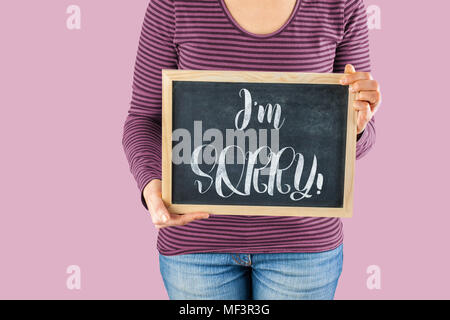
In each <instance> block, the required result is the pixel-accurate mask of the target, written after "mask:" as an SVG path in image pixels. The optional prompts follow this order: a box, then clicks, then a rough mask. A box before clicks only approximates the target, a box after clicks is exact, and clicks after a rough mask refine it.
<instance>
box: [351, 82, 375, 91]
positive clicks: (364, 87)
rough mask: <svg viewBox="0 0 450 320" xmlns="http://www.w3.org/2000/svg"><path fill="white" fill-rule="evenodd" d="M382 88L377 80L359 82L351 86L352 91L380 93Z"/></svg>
mask: <svg viewBox="0 0 450 320" xmlns="http://www.w3.org/2000/svg"><path fill="white" fill-rule="evenodd" d="M379 89H380V86H379V84H378V82H377V81H376V80H358V81H356V82H353V83H352V84H351V85H350V91H352V92H358V91H379Z"/></svg>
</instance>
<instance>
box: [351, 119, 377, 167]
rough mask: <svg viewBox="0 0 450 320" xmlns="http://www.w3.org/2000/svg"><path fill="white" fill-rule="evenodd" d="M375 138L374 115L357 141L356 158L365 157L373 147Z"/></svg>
mask: <svg viewBox="0 0 450 320" xmlns="http://www.w3.org/2000/svg"><path fill="white" fill-rule="evenodd" d="M375 138H376V133H375V117H372V119H371V120H370V121H369V123H368V124H367V126H366V128H365V129H364V131H363V132H362V133H361V136H360V138H359V139H358V140H357V142H356V160H358V159H361V158H362V157H364V156H365V155H366V154H367V153H368V152H369V151H370V149H372V147H373V145H374V144H375Z"/></svg>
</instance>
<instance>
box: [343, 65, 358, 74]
mask: <svg viewBox="0 0 450 320" xmlns="http://www.w3.org/2000/svg"><path fill="white" fill-rule="evenodd" d="M355 72H356V70H355V67H354V66H353V65H352V64H347V65H345V71H344V73H350V74H351V73H355Z"/></svg>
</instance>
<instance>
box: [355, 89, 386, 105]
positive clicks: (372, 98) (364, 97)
mask: <svg viewBox="0 0 450 320" xmlns="http://www.w3.org/2000/svg"><path fill="white" fill-rule="evenodd" d="M380 98H381V97H380V92H379V91H373V90H372V91H359V92H357V93H356V95H355V100H359V101H367V102H369V103H370V104H372V105H374V104H376V103H377V102H378V101H379V100H380Z"/></svg>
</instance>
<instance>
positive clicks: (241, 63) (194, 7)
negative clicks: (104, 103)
mask: <svg viewBox="0 0 450 320" xmlns="http://www.w3.org/2000/svg"><path fill="white" fill-rule="evenodd" d="M366 21H367V16H366V11H365V6H364V4H363V0H297V3H296V5H295V7H294V10H293V12H292V14H291V16H290V18H289V20H288V21H287V22H286V23H285V24H284V25H283V26H282V27H281V28H280V29H278V30H277V31H276V32H273V33H271V34H264V35H259V34H253V33H250V32H247V31H246V30H245V29H243V28H241V27H240V26H239V24H238V23H237V22H236V21H235V20H234V19H233V17H232V16H231V14H230V12H229V11H228V9H227V7H226V4H225V2H224V0H199V1H191V0H190V1H186V0H184V1H181V0H149V4H148V7H147V10H146V13H145V18H144V21H143V25H142V30H141V35H140V40H139V46H138V51H137V55H136V62H135V69H134V77H133V85H132V98H131V102H130V108H129V112H128V115H127V118H126V120H125V124H124V131H123V140H122V142H123V147H124V150H125V154H126V156H127V159H128V162H129V165H130V170H131V172H132V174H133V175H134V178H135V179H136V181H137V185H138V188H139V190H140V197H141V201H142V204H143V205H144V207H145V208H146V209H147V205H146V203H145V200H144V198H143V193H142V192H143V189H144V187H145V186H146V185H147V184H148V183H149V182H150V181H151V180H152V179H161V69H196V70H201V69H203V70H254V71H285V72H335V73H342V72H344V68H345V65H346V64H347V63H351V64H353V65H354V66H355V68H356V70H357V71H367V72H370V57H369V40H368V27H367V23H366ZM374 141H375V119H374V118H372V120H371V121H370V122H369V124H368V125H367V127H366V129H365V130H364V132H363V133H362V135H360V136H358V142H357V151H356V158H357V159H359V158H361V157H363V156H364V155H365V154H366V153H367V152H368V151H369V149H370V148H371V147H372V146H373V144H374ZM164 143H169V141H164ZM342 241H343V232H342V221H341V219H339V218H311V217H292V216H281V217H279V216H276V217H275V216H246V215H242V216H241V215H237V216H235V215H230V216H228V215H210V217H209V218H208V219H204V220H197V221H193V222H191V223H189V224H187V225H184V226H173V227H167V228H162V229H160V230H159V233H158V240H157V249H158V251H159V253H160V254H163V255H177V254H187V253H200V252H222V253H226V252H228V253H230V252H234V253H276V252H321V251H327V250H331V249H334V248H336V247H337V246H339V245H340V244H341V243H342Z"/></svg>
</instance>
